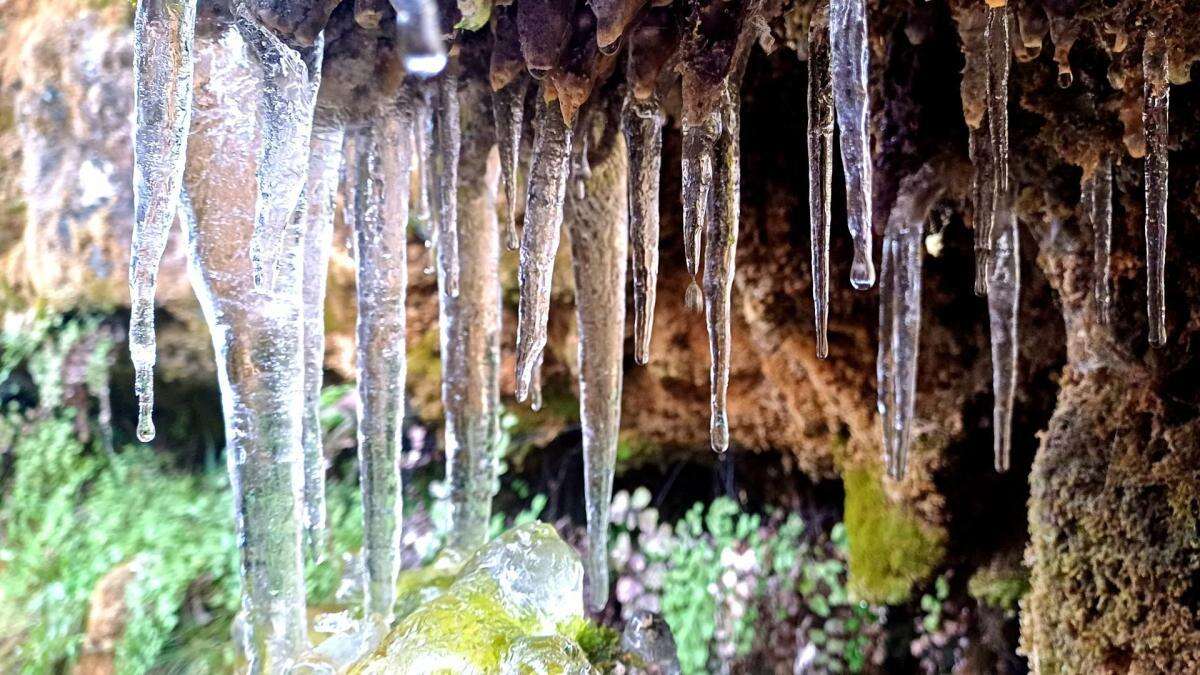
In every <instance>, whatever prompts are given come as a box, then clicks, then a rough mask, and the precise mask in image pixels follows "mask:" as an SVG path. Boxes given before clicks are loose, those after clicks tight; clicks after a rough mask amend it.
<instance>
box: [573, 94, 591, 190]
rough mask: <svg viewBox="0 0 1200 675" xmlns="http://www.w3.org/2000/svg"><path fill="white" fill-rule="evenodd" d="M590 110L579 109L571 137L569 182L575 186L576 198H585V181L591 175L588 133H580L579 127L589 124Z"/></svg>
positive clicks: (585, 126)
mask: <svg viewBox="0 0 1200 675" xmlns="http://www.w3.org/2000/svg"><path fill="white" fill-rule="evenodd" d="M590 113H591V110H590V109H589V108H584V109H583V110H581V111H579V117H578V119H577V120H576V122H577V123H576V124H575V128H574V131H573V132H572V134H571V135H572V137H573V138H574V139H575V142H574V144H573V145H572V146H571V183H572V187H574V188H575V198H576V199H587V181H588V179H589V178H591V176H592V165H591V164H589V163H588V145H589V144H590V143H589V140H590V139H588V135H587V134H585V133H580V131H579V130H580V129H586V128H587V127H588V124H590V122H591V120H590V119H589V118H590V116H591V115H590Z"/></svg>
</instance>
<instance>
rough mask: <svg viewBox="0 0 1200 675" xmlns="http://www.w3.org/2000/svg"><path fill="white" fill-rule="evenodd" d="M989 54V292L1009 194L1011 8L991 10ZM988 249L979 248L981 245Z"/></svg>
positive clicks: (979, 266) (979, 277)
mask: <svg viewBox="0 0 1200 675" xmlns="http://www.w3.org/2000/svg"><path fill="white" fill-rule="evenodd" d="M983 36H984V42H985V44H986V55H987V126H988V147H989V151H990V163H991V180H992V183H993V185H992V188H991V198H992V199H991V202H992V203H991V206H990V208H988V210H987V214H986V215H987V218H986V219H983V220H981V221H978V222H977V223H976V226H977V227H978V226H979V225H982V226H983V231H982V232H978V233H977V235H976V240H975V241H976V244H977V246H976V250H975V265H976V268H975V284H976V288H977V290H982V291H983V292H984V293H986V292H987V280H988V278H989V275H988V264H989V262H990V261H989V259H990V258H991V245H992V242H993V241H994V239H995V236H994V235H993V234H992V232H993V230H994V229H995V227H996V218H997V217H998V215H999V212H1000V210H1001V208H1000V202H1001V201H1003V200H1004V199H1006V198H1007V194H1008V74H1009V69H1010V65H1011V63H1012V43H1011V37H1010V31H1009V20H1008V7H1007V6H1004V7H992V8H989V9H988V10H987V23H986V25H985V27H984V31H983ZM981 242H982V243H984V244H985V245H986V248H982V249H981V248H979V247H978V244H979V243H981Z"/></svg>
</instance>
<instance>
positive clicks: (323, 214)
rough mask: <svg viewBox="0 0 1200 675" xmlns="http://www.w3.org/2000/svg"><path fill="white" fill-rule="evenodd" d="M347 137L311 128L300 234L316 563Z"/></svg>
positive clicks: (309, 520)
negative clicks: (330, 294) (328, 324)
mask: <svg viewBox="0 0 1200 675" xmlns="http://www.w3.org/2000/svg"><path fill="white" fill-rule="evenodd" d="M344 135H345V133H344V131H343V128H342V126H341V125H340V124H338V123H322V122H319V123H317V124H314V125H313V132H312V140H311V141H310V143H309V148H310V150H309V159H308V184H307V187H306V189H305V199H304V206H305V208H304V209H303V210H302V211H300V212H299V214H298V216H299V217H302V218H303V221H304V223H303V232H304V281H303V307H304V310H303V312H304V428H303V432H302V439H301V444H302V445H303V447H304V517H305V520H304V531H305V541H306V544H307V549H308V552H309V556H310V558H311V559H313V560H320V559H321V555H322V551H323V544H324V539H325V449H324V446H323V444H322V434H321V418H320V412H321V385H322V377H323V375H324V370H325V282H326V279H327V277H328V272H329V252H330V249H331V247H332V246H333V219H334V204H333V200H334V195H335V194H336V192H337V186H338V180H339V177H338V173H339V170H340V169H341V166H342V144H343V137H344Z"/></svg>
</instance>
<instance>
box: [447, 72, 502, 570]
mask: <svg viewBox="0 0 1200 675" xmlns="http://www.w3.org/2000/svg"><path fill="white" fill-rule="evenodd" d="M486 93H487V92H485V91H484V86H483V84H482V83H481V82H477V81H474V80H473V81H471V82H470V84H468V85H467V86H466V87H465V88H464V90H463V93H462V96H463V99H462V103H463V105H462V107H461V109H462V111H463V118H462V137H463V144H462V152H461V155H460V162H461V165H460V166H461V170H460V171H459V174H458V175H459V179H458V190H457V199H458V206H459V208H458V214H459V219H460V222H461V223H462V227H461V228H460V230H459V242H458V243H459V261H460V263H461V265H462V266H461V268H460V270H461V276H460V278H459V284H460V285H459V293H458V297H454V296H452V295H450V293H449V289H448V288H447V284H446V278H447V272H448V269H447V267H448V265H447V263H448V261H447V256H446V249H442V250H441V251H440V255H439V256H438V300H439V303H438V307H439V310H440V316H439V319H438V321H439V328H440V338H441V354H442V405H443V407H444V408H445V410H446V424H445V434H446V436H445V439H446V442H445V447H446V480H447V482H448V483H449V484H450V507H451V512H450V520H451V527H450V537H449V542H448V543H449V544H450V545H451V546H453V547H455V548H458V549H459V550H464V551H470V550H474V549H476V548H478V547H479V546H482V545H483V543H484V542H485V541H486V540H487V533H488V525H489V522H490V521H491V514H492V492H493V485H494V483H495V452H496V450H497V444H498V443H499V440H500V316H501V305H500V232H499V223H498V222H497V220H496V183H497V180H498V174H499V171H498V170H499V167H498V166H497V165H496V164H495V163H489V162H488V155H489V153H490V151H491V148H492V145H493V144H494V142H495V137H494V134H493V128H492V120H491V119H490V118H488V117H487V104H486V100H485V96H486Z"/></svg>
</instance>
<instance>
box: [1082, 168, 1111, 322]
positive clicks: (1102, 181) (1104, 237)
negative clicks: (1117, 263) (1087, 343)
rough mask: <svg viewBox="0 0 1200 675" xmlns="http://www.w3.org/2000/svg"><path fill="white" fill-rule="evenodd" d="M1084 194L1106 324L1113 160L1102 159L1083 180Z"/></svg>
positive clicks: (1094, 275)
mask: <svg viewBox="0 0 1200 675" xmlns="http://www.w3.org/2000/svg"><path fill="white" fill-rule="evenodd" d="M1081 192H1082V200H1081V201H1082V202H1083V207H1084V208H1085V209H1086V210H1087V213H1088V220H1090V221H1091V223H1092V236H1093V237H1094V240H1095V246H1094V249H1093V250H1094V255H1095V258H1094V263H1093V267H1092V288H1093V289H1094V293H1095V296H1096V313H1097V315H1098V316H1099V317H1100V323H1101V324H1105V325H1106V324H1108V320H1109V305H1110V303H1111V297H1112V261H1111V256H1112V159H1110V158H1109V157H1107V156H1105V157H1102V158H1101V159H1100V162H1099V164H1098V165H1097V166H1096V169H1095V171H1094V172H1093V173H1092V175H1091V176H1088V177H1086V178H1085V179H1084V182H1083V190H1082V191H1081Z"/></svg>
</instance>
